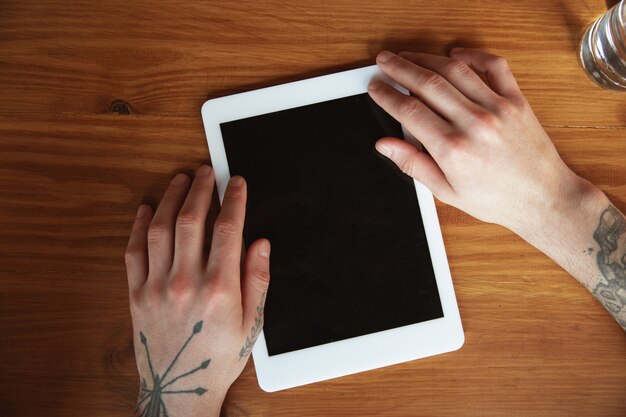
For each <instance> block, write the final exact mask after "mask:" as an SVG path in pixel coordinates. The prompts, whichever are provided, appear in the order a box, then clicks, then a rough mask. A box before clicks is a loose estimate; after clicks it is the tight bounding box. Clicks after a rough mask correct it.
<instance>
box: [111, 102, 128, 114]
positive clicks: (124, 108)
mask: <svg viewBox="0 0 626 417" xmlns="http://www.w3.org/2000/svg"><path fill="white" fill-rule="evenodd" d="M109 112H110V113H117V114H123V115H127V114H131V113H132V111H131V109H130V105H129V104H128V103H127V102H125V101H124V100H115V101H113V102H111V105H110V106H109Z"/></svg>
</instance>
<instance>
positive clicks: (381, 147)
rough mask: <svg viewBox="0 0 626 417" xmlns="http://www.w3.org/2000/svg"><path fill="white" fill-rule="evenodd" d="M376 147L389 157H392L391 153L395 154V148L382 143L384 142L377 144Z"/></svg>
mask: <svg viewBox="0 0 626 417" xmlns="http://www.w3.org/2000/svg"><path fill="white" fill-rule="evenodd" d="M376 149H377V150H378V152H380V153H382V154H383V155H385V156H386V157H387V158H391V155H393V149H392V148H391V147H389V146H387V145H385V144H382V143H380V144H377V145H376Z"/></svg>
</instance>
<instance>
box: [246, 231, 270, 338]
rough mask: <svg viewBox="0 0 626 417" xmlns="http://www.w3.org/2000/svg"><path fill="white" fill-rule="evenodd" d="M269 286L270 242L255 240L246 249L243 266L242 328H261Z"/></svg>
mask: <svg viewBox="0 0 626 417" xmlns="http://www.w3.org/2000/svg"><path fill="white" fill-rule="evenodd" d="M269 284H270V242H269V241H268V240H267V239H259V240H256V241H255V242H254V243H253V244H252V245H250V247H249V248H248V253H246V259H245V262H244V264H243V287H242V289H241V293H242V302H243V323H244V328H246V329H249V328H252V327H255V326H256V327H258V328H259V330H260V326H263V307H264V302H265V294H266V293H267V288H268V286H269Z"/></svg>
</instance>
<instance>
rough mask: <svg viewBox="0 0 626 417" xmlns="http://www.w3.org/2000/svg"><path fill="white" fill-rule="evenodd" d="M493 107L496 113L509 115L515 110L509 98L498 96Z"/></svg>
mask: <svg viewBox="0 0 626 417" xmlns="http://www.w3.org/2000/svg"><path fill="white" fill-rule="evenodd" d="M494 109H495V111H496V113H497V114H500V115H509V114H511V113H513V111H514V110H515V106H514V105H513V103H511V102H510V101H509V100H507V99H505V98H503V97H499V98H497V99H496V100H495V102H494Z"/></svg>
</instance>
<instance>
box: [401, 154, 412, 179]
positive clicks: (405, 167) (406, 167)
mask: <svg viewBox="0 0 626 417" xmlns="http://www.w3.org/2000/svg"><path fill="white" fill-rule="evenodd" d="M400 169H401V170H402V172H404V173H405V174H406V175H408V176H410V177H412V176H413V161H412V160H411V158H406V159H405V160H404V161H402V164H401V165H400Z"/></svg>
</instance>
